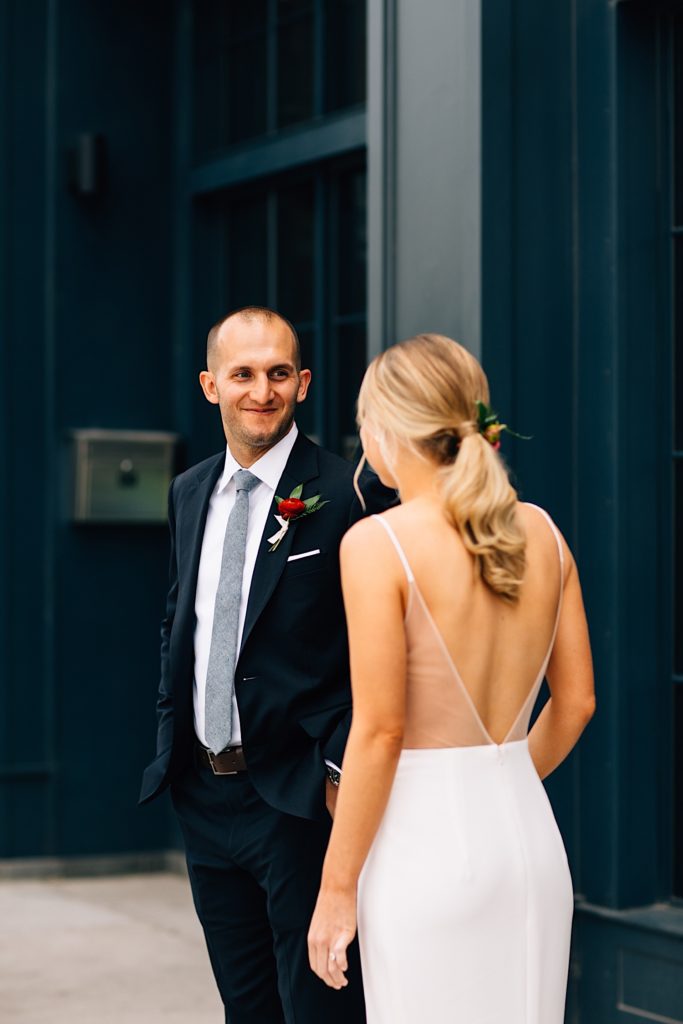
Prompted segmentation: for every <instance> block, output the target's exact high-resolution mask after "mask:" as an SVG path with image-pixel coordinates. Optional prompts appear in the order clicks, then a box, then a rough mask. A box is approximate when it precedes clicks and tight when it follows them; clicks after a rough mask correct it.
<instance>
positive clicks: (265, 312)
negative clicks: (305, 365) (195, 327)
mask: <svg viewBox="0 0 683 1024" xmlns="http://www.w3.org/2000/svg"><path fill="white" fill-rule="evenodd" d="M234 316H238V317H240V318H241V319H242V320H247V321H250V320H265V321H266V323H270V322H271V321H273V320H281V321H282V323H283V324H285V325H286V326H287V327H288V328H289V330H290V333H291V335H292V341H293V342H294V365H295V367H296V369H297V370H300V369H301V344H300V342H299V335H298V334H297V333H296V328H295V327H294V324H292V323H290V321H289V320H288V319H287V317H286V316H283V315H282V313H278V312H277V311H276V310H274V309H268V308H267V307H266V306H240V308H239V309H233V310H231V311H230V312H229V313H226V314H225V316H222V317H221V318H220V320H217V321H216V323H215V324H214V325H213V327H212V328H211V329H210V331H209V333H208V335H207V338H206V364H207V366H208V364H209V359H210V358H211V354H212V352H213V350H214V348H215V347H216V343H217V341H218V334H219V332H220V329H221V327H222V326H223V324H224V323H225V322H226V320H231V319H232V318H233V317H234Z"/></svg>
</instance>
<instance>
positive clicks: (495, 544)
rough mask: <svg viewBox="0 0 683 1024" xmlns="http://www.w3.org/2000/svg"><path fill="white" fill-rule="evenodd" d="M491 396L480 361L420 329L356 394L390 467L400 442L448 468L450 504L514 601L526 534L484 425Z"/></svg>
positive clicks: (470, 545) (484, 568) (489, 578)
mask: <svg viewBox="0 0 683 1024" xmlns="http://www.w3.org/2000/svg"><path fill="white" fill-rule="evenodd" d="M478 401H480V402H484V403H485V404H486V405H488V404H489V385H488V381H487V379H486V374H485V373H484V371H483V370H482V368H481V366H480V365H479V363H478V362H477V360H476V359H475V358H474V356H473V355H471V353H470V352H468V351H467V349H466V348H463V346H462V345H459V344H458V343H457V342H456V341H452V340H451V339H450V338H445V337H443V336H442V335H439V334H418V335H417V336H416V337H414V338H410V339H409V340H408V341H402V342H400V343H399V344H398V345H392V346H391V347H390V348H388V349H387V350H386V351H384V352H382V353H381V354H380V355H378V356H377V357H376V358H375V359H374V360H373V361H372V362H371V363H370V365H369V367H368V369H367V371H366V373H365V377H364V378H363V383H362V385H361V389H360V394H359V396H358V423H359V425H360V426H365V427H366V429H367V430H369V431H370V432H371V433H372V434H373V435H374V437H375V438H376V439H377V442H378V444H379V447H380V451H381V454H382V457H383V458H384V460H385V461H386V463H387V466H388V467H389V469H391V466H392V461H393V459H394V457H395V452H396V446H397V444H400V445H403V446H405V447H407V448H408V449H410V450H412V451H413V452H415V453H416V454H419V455H420V456H422V457H426V458H429V459H430V460H431V461H433V462H436V463H437V464H439V465H441V466H442V467H443V468H442V470H441V474H440V477H441V480H440V482H441V489H442V494H443V500H444V506H445V509H446V512H447V514H448V516H449V518H450V519H451V521H452V523H453V525H454V526H455V527H456V529H457V530H458V532H459V533H460V536H461V537H462V540H463V543H464V544H465V547H466V548H467V550H468V551H470V552H471V553H472V555H473V556H474V558H475V560H476V563H477V566H478V568H479V571H480V572H481V576H482V578H483V580H484V582H485V583H486V584H487V585H488V586H489V587H490V589H491V590H492V591H493V592H494V593H495V594H498V595H499V596H500V597H502V598H504V599H505V600H507V601H510V602H514V601H516V600H517V598H518V596H519V588H520V585H521V583H522V580H523V577H524V570H525V551H526V538H525V535H524V533H523V531H522V529H521V527H520V524H519V522H518V519H517V514H516V510H517V492H516V491H515V490H514V488H513V487H512V485H511V484H510V481H509V479H508V475H507V471H506V469H505V467H504V465H503V462H502V460H501V458H500V456H499V455H498V453H497V451H496V450H495V449H494V448H493V447H492V446H491V444H490V443H489V442H488V441H487V440H486V438H485V437H484V436H483V435H482V434H481V433H480V431H479V425H478V419H477V404H476V403H477V402H478Z"/></svg>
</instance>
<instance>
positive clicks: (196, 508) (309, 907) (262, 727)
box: [140, 307, 390, 1024]
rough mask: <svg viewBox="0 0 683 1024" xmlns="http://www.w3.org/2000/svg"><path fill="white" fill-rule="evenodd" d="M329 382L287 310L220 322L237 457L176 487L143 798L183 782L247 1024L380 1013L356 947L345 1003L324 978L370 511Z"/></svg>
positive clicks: (195, 850) (309, 1022)
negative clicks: (326, 414)
mask: <svg viewBox="0 0 683 1024" xmlns="http://www.w3.org/2000/svg"><path fill="white" fill-rule="evenodd" d="M310 379H311V374H310V371H309V370H306V369H301V360H300V351H299V342H298V338H297V335H296V332H295V330H294V328H293V327H292V325H291V324H290V323H289V322H288V321H287V320H285V319H284V318H283V317H281V316H280V315H279V314H277V313H274V312H273V311H271V310H267V309H263V308H261V307H247V308H245V309H242V310H238V311H236V312H234V313H231V314H229V315H228V316H226V317H225V318H224V319H223V320H221V321H219V322H218V323H217V324H215V325H214V327H212V328H211V330H210V332H209V336H208V342H207V369H206V370H204V371H203V372H202V373H201V374H200V382H201V386H202V389H203V391H204V395H205V397H206V399H207V400H208V401H209V402H211V403H212V404H213V405H217V406H218V407H219V410H220V414H221V419H222V421H223V429H224V432H225V437H226V440H227V449H226V450H225V451H222V452H221V453H220V454H219V455H215V456H213V457H212V458H210V459H207V460H206V461H205V462H202V463H200V464H199V465H198V466H194V467H193V468H191V469H189V470H187V472H185V473H182V474H181V475H180V476H179V477H177V478H176V479H175V480H174V481H173V482H172V484H171V488H170V492H169V523H170V529H171V563H170V588H169V593H168V601H167V610H166V618H165V620H164V622H163V625H162V630H161V684H160V688H159V700H158V706H157V708H158V733H157V756H156V758H155V760H154V761H152V763H151V764H150V765H149V766H148V768H147V769H146V771H145V773H144V777H143V782H142V791H141V796H140V799H141V801H142V802H145V801H148V800H151V799H153V798H154V797H155V796H157V795H158V794H159V793H160V792H161V791H162V790H163V789H164V788H165V787H166V786H168V785H169V783H170V786H171V796H172V800H173V805H174V807H175V810H176V813H177V815H178V818H179V821H180V826H181V829H182V833H183V837H184V841H185V847H186V855H187V865H188V871H189V876H190V882H191V886H192V894H193V897H194V902H195V907H196V910H197V914H198V916H199V919H200V921H201V924H202V926H203V928H204V934H205V937H206V943H207V946H208V951H209V957H210V959H211V965H212V967H213V972H214V975H215V978H216V982H217V984H218V988H219V990H220V994H221V997H222V999H223V1003H224V1004H225V1014H226V1021H228V1020H229V1022H230V1024H295V1022H296V1024H321V1022H322V1021H325V1022H326V1024H337V1022H339V1024H342V1022H344V1024H362V1022H364V1021H365V1008H364V1002H363V992H362V983H361V975H360V964H359V960H358V953H357V949H356V948H355V947H354V948H352V950H351V955H350V958H349V962H350V967H349V971H348V978H349V985H348V987H347V988H345V989H343V990H341V991H334V990H333V989H330V988H328V987H327V986H326V985H324V984H323V983H322V982H321V981H320V980H319V979H318V978H317V977H316V976H315V975H314V974H313V973H312V971H311V970H310V968H309V966H308V952H307V941H306V938H307V932H308V926H309V923H310V919H311V915H312V912H313V908H314V905H315V900H316V897H317V893H318V887H319V883H320V874H321V868H322V862H323V858H324V854H325V849H326V846H327V841H328V838H329V833H330V827H331V814H332V813H333V810H334V803H335V799H336V786H337V785H338V783H339V766H340V765H341V762H342V758H343V754H344V746H345V743H346V738H347V735H348V731H349V726H350V721H351V709H350V705H351V695H350V689H349V663H348V651H347V636H346V625H345V618H344V608H343V602H342V595H341V587H340V578H339V558H338V549H339V544H340V541H341V539H342V536H343V535H344V533H345V532H346V530H347V529H348V528H349V527H350V526H351V525H352V524H353V523H354V522H355V521H356V520H357V519H359V518H360V517H361V515H362V512H361V508H360V504H359V502H358V499H357V498H356V496H355V493H354V490H353V486H352V476H353V468H352V466H351V465H350V464H349V463H347V462H345V461H344V460H342V459H340V458H338V457H337V456H335V455H332V454H330V453H329V452H326V451H324V450H323V449H322V448H319V447H318V446H317V445H315V444H313V443H312V442H311V441H309V440H308V439H307V438H306V437H304V436H303V434H300V433H298V431H297V427H296V424H295V422H294V414H295V411H296V406H297V404H299V403H300V402H303V401H304V400H305V398H306V394H307V392H308V388H309V384H310ZM374 486H375V488H376V489H377V490H378V491H379V485H378V484H377V483H375V485H374ZM364 490H367V486H365V487H364ZM292 493H294V497H293V498H292V499H291V500H290V502H289V504H287V505H285V506H284V507H282V506H281V507H277V506H276V500H279V499H289V498H290V496H291V495H292ZM276 496H277V499H276ZM316 496H319V497H318V500H317V501H315V502H314V501H312V500H310V499H314V498H316ZM375 504H376V506H377V510H378V511H381V510H382V508H385V507H387V505H388V504H390V501H389V499H388V492H384V493H382V494H381V495H380V496H379V500H377V501H376V502H375ZM276 514H279V518H276ZM278 536H279V538H280V539H279V540H277V538H278ZM276 541H277V544H276Z"/></svg>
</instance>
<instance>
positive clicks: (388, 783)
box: [309, 334, 595, 1024]
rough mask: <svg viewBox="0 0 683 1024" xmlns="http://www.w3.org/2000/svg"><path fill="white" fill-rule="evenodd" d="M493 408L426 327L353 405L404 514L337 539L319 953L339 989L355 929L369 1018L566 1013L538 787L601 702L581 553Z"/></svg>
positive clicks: (474, 1018) (397, 1021) (554, 852)
mask: <svg viewBox="0 0 683 1024" xmlns="http://www.w3.org/2000/svg"><path fill="white" fill-rule="evenodd" d="M488 403H489V393H488V383H487V380H486V377H485V375H484V372H483V370H482V369H481V367H480V365H479V363H478V362H477V361H476V359H475V358H474V357H473V356H472V355H470V354H469V353H468V352H467V350H466V349H464V348H463V347H462V346H460V345H458V344H457V343H456V342H454V341H451V340H450V339H448V338H444V337H441V336H439V335H431V334H424V335H419V336H418V337H416V338H412V339H410V340H409V341H405V342H402V343H401V344H399V345H395V346H393V347H391V348H389V349H388V350H387V351H385V352H383V353H382V354H381V355H379V356H378V357H377V358H376V359H375V360H374V361H373V362H372V363H371V365H370V366H369V368H368V370H367V372H366V375H365V378H364V380H363V384H362V387H361V391H360V395H359V400H358V418H359V424H360V427H361V440H362V443H363V448H364V451H365V454H366V456H367V458H368V460H369V462H370V463H371V465H372V466H373V468H374V469H375V471H376V472H377V473H378V474H379V477H380V479H381V480H382V482H383V483H384V484H387V485H389V486H391V487H396V488H398V491H399V493H400V496H401V505H400V506H398V507H396V508H393V509H390V510H389V511H388V512H386V513H384V514H383V515H382V516H373V517H370V518H368V519H365V520H362V521H361V522H359V523H357V524H356V525H355V526H354V527H353V528H352V529H351V530H350V531H349V533H347V535H346V537H345V538H344V541H343V544H342V549H341V566H342V580H343V588H344V601H345V606H346V613H347V618H348V628H349V642H350V650H351V675H352V687H353V697H354V713H353V725H352V729H351V733H350V736H349V741H348V745H347V748H346V755H345V758H344V764H343V771H342V782H341V786H340V790H339V797H338V802H337V807H336V812H335V820H334V825H333V829H332V835H331V839H330V844H329V849H328V852H327V857H326V860H325V865H324V869H323V875H322V882H321V888H320V894H319V897H318V902H317V905H316V909H315V913H314V915H313V920H312V922H311V927H310V931H309V957H310V963H311V967H312V969H313V970H314V971H315V973H316V974H317V975H319V977H320V978H321V979H322V980H323V981H324V982H325V983H326V984H327V985H330V986H331V987H333V988H337V989H340V988H342V987H344V986H345V984H346V977H345V974H344V972H345V970H346V965H347V961H346V949H347V946H348V945H349V943H350V942H351V940H352V939H353V937H354V935H355V932H356V924H358V937H359V941H360V948H361V958H362V964H363V977H364V986H365V996H366V1004H367V1014H368V1024H404V1022H405V1024H408V1022H410V1024H414V1022H415V1021H416V1020H425V1021H429V1022H430V1024H445V1022H454V1024H455V1022H456V1021H458V1022H460V1021H462V1022H463V1024H501V1022H502V1021H505V1022H506V1024H562V1021H563V1020H564V1005H565V997H566V987H567V969H568V962H569V943H570V933H571V921H572V909H573V896H572V883H571V878H570V874H569V868H568V865H567V858H566V854H565V850H564V846H563V843H562V839H561V837H560V833H559V830H558V828H557V825H556V823H555V819H554V817H553V812H552V810H551V807H550V803H549V802H548V798H547V796H546V794H545V790H544V788H543V785H542V783H541V779H543V778H545V777H546V776H547V775H549V774H550V772H552V771H553V770H554V769H555V768H556V767H557V766H558V765H559V764H560V763H561V762H562V761H563V760H564V758H565V757H566V756H567V755H568V754H569V752H570V751H571V749H572V747H573V746H574V744H575V743H576V742H577V740H578V738H579V736H580V735H581V733H582V731H583V729H584V727H585V726H586V724H587V722H588V721H589V719H590V718H591V716H592V714H593V712H594V707H595V697H594V690H593V672H592V665H591V654H590V646H589V640H588V630H587V625H586V619H585V614H584V609H583V602H582V597H581V588H580V585H579V578H578V573H577V569H576V565H575V563H574V559H573V558H572V555H571V553H570V551H569V549H568V547H567V545H566V543H565V541H564V539H563V538H562V536H561V535H560V533H559V531H558V529H557V527H556V526H555V525H554V523H553V522H552V520H551V519H550V516H549V515H548V514H547V512H545V511H543V510H542V509H540V508H538V507H536V506H534V505H530V504H527V503H524V502H520V501H519V500H518V498H517V494H516V493H515V491H514V490H513V488H512V487H511V485H510V483H509V480H508V477H507V473H506V471H505V467H504V465H503V463H502V461H501V459H500V456H499V455H498V451H497V449H498V446H499V437H500V433H501V431H502V430H504V429H505V426H504V425H503V424H500V423H498V421H497V420H496V418H495V416H494V414H492V413H491V410H490V409H489V408H488ZM544 677H547V679H548V683H549V686H550V694H551V696H550V699H549V700H548V701H547V702H546V704H545V706H544V707H543V710H542V711H541V713H540V715H539V717H538V718H537V720H536V722H535V724H534V726H533V728H532V729H531V731H530V732H528V735H527V731H528V727H529V719H530V716H531V712H532V709H533V706H534V703H535V700H536V697H537V696H538V692H539V689H540V687H541V683H542V681H543V678H544ZM356 912H357V914H358V917H357V918H356Z"/></svg>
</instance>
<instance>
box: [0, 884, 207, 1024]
mask: <svg viewBox="0 0 683 1024" xmlns="http://www.w3.org/2000/svg"><path fill="white" fill-rule="evenodd" d="M223 1020H224V1017H223V1009H222V1005H221V1003H220V999H219V997H218V994H217V992H216V986H215V982H214V980H213V976H212V974H211V969H210V967H209V961H208V956H207V953H206V947H205V945H204V938H203V935H202V933H201V929H200V927H199V924H198V922H197V920H196V918H195V915H194V909H193V907H192V898H191V896H190V887H189V884H188V882H187V880H186V879H185V878H183V877H181V876H179V875H176V874H171V873H163V874H140V875H124V876H118V877H114V878H87V879H49V880H40V881H36V880H31V881H23V880H16V881H0V1022H1V1024H176V1022H177V1024H180V1022H181V1021H182V1022H183V1024H222V1022H223Z"/></svg>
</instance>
